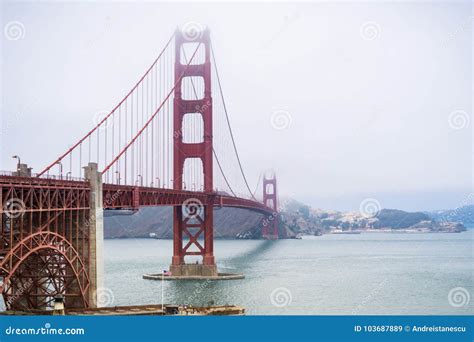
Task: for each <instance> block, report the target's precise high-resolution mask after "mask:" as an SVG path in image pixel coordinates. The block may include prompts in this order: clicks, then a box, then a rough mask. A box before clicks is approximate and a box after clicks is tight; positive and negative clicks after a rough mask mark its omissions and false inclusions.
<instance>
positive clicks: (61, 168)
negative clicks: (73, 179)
mask: <svg viewBox="0 0 474 342" xmlns="http://www.w3.org/2000/svg"><path fill="white" fill-rule="evenodd" d="M56 164H58V165H59V179H63V164H62V163H61V162H60V161H58V162H57V163H56Z"/></svg>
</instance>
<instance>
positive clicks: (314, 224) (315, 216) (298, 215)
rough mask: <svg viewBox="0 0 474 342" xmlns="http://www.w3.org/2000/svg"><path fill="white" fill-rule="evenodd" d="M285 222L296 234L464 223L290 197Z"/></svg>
mask: <svg viewBox="0 0 474 342" xmlns="http://www.w3.org/2000/svg"><path fill="white" fill-rule="evenodd" d="M282 219H283V221H284V222H285V224H286V225H287V226H288V227H289V228H290V229H291V230H292V231H293V232H295V233H297V234H315V235H319V234H324V233H330V232H334V231H368V230H373V231H376V230H399V231H400V230H406V231H420V232H459V231H463V230H465V227H464V226H463V225H462V224H459V223H456V222H452V221H443V222H438V221H436V220H433V219H432V218H430V216H429V215H427V214H426V213H422V212H406V211H403V210H397V209H382V210H380V211H379V212H378V213H377V215H375V216H374V217H365V216H363V215H361V214H360V213H359V212H339V211H335V210H332V211H331V210H330V211H327V210H321V209H314V208H311V207H309V206H307V205H305V204H303V203H300V202H297V201H295V200H288V201H286V204H285V206H284V208H283V210H282Z"/></svg>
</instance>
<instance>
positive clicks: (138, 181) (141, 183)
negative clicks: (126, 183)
mask: <svg viewBox="0 0 474 342" xmlns="http://www.w3.org/2000/svg"><path fill="white" fill-rule="evenodd" d="M138 177H140V180H138V179H137V182H136V185H138V183H140V185H143V177H142V175H137V178H138Z"/></svg>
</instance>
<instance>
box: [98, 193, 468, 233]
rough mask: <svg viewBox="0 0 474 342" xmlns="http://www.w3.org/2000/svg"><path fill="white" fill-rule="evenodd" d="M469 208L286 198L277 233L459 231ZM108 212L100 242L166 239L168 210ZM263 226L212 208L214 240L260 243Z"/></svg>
mask: <svg viewBox="0 0 474 342" xmlns="http://www.w3.org/2000/svg"><path fill="white" fill-rule="evenodd" d="M473 209H474V208H473V206H470V207H463V208H461V209H460V210H451V211H437V212H433V213H422V212H406V211H402V210H396V209H382V210H380V212H378V214H377V215H376V216H374V217H364V216H363V215H361V214H360V213H358V212H339V211H335V210H321V209H314V208H311V207H309V206H308V205H305V204H303V203H300V202H298V201H295V200H292V199H289V200H284V201H282V203H281V208H280V217H281V224H280V227H279V231H280V236H281V237H284V238H294V237H296V236H298V235H307V234H310V235H320V234H326V233H331V232H337V231H382V230H397V231H401V230H405V231H419V232H459V231H463V230H465V227H464V225H463V224H461V223H457V222H458V221H460V222H466V223H467V222H472V220H473V214H472V213H473ZM111 213H114V212H111V211H106V217H105V219H104V225H105V228H104V233H105V237H106V238H141V237H149V236H150V234H154V235H155V236H156V237H157V238H163V239H170V238H172V231H173V226H172V208H171V207H156V208H142V209H140V210H139V211H138V212H137V213H134V214H133V215H118V216H110V217H108V215H110V214H111ZM450 213H451V216H450ZM460 218H463V220H461V219H460ZM469 220H471V221H469ZM473 223H474V222H473ZM263 224H264V216H263V215H262V214H259V213H256V212H252V211H250V210H246V209H237V208H216V209H215V210H214V236H215V238H216V239H219V238H222V239H260V238H261V237H262V228H263Z"/></svg>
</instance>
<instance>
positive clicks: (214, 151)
mask: <svg viewBox="0 0 474 342" xmlns="http://www.w3.org/2000/svg"><path fill="white" fill-rule="evenodd" d="M183 57H184V62H185V63H187V62H188V58H187V57H186V51H184V49H183ZM190 79H191V85H192V88H193V92H194V97H195V98H196V100H197V99H198V95H197V91H196V87H195V86H194V81H193V79H192V77H191V78H190ZM212 153H213V154H214V157H216V161H217V165H218V166H219V170H220V171H221V174H222V177H224V181H225V182H226V184H227V186H228V187H229V190H230V192H232V194H233V195H234V197H237V195H236V194H235V192H234V190H233V189H232V187H231V186H230V184H229V181H228V180H227V177H226V175H225V174H224V170H223V168H222V166H221V163H220V161H219V157H217V153H216V150H215V149H214V146H212Z"/></svg>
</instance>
